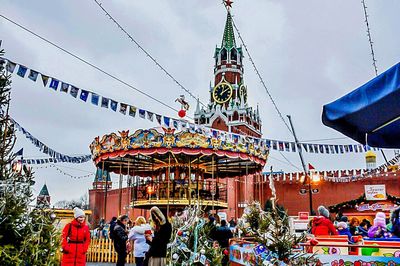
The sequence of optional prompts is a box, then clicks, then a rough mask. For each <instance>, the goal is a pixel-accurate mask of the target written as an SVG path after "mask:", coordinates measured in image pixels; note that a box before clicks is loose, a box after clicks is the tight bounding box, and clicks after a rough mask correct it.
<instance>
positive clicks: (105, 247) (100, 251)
mask: <svg viewBox="0 0 400 266" xmlns="http://www.w3.org/2000/svg"><path fill="white" fill-rule="evenodd" d="M117 258H118V255H117V252H115V250H114V244H113V241H112V240H111V239H105V238H100V239H92V240H91V242H90V246H89V249H88V251H87V254H86V260H87V261H88V262H117ZM134 262H135V257H134V256H133V252H130V253H129V254H128V256H127V257H126V263H134Z"/></svg>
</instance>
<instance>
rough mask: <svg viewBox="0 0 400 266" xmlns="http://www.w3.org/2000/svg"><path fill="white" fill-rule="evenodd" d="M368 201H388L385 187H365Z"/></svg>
mask: <svg viewBox="0 0 400 266" xmlns="http://www.w3.org/2000/svg"><path fill="white" fill-rule="evenodd" d="M364 187H365V199H366V200H386V187H385V185H365V186H364Z"/></svg>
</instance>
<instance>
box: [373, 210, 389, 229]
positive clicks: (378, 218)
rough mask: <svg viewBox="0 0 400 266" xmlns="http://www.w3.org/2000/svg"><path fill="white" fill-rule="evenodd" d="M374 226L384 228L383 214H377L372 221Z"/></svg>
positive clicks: (384, 219) (384, 218) (384, 217)
mask: <svg viewBox="0 0 400 266" xmlns="http://www.w3.org/2000/svg"><path fill="white" fill-rule="evenodd" d="M374 226H382V227H386V215H385V214H384V213H383V212H377V213H376V215H375V219H374Z"/></svg>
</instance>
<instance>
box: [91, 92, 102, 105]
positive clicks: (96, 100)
mask: <svg viewBox="0 0 400 266" xmlns="http://www.w3.org/2000/svg"><path fill="white" fill-rule="evenodd" d="M99 100H100V97H99V95H97V94H96V93H93V92H92V100H91V102H92V104H94V105H99Z"/></svg>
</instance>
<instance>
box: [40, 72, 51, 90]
mask: <svg viewBox="0 0 400 266" xmlns="http://www.w3.org/2000/svg"><path fill="white" fill-rule="evenodd" d="M40 75H41V76H42V82H43V86H44V87H46V86H47V82H48V81H49V76H46V75H43V74H42V73H40Z"/></svg>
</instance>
